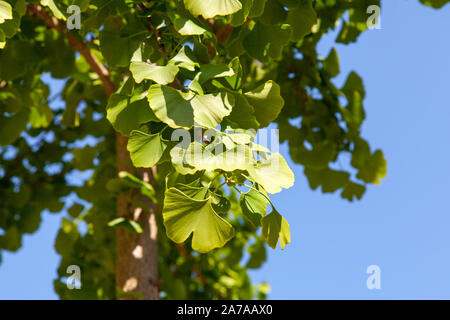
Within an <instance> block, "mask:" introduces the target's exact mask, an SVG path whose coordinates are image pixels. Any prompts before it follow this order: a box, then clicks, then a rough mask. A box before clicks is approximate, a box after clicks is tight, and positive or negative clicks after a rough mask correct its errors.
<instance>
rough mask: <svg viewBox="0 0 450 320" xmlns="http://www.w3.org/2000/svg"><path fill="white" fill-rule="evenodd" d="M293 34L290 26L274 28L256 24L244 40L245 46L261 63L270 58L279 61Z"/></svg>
mask: <svg viewBox="0 0 450 320" xmlns="http://www.w3.org/2000/svg"><path fill="white" fill-rule="evenodd" d="M291 32H292V29H291V26H290V25H289V24H283V25H280V26H279V25H273V26H272V25H264V24H262V23H256V24H255V26H254V28H253V29H252V30H251V31H250V33H249V34H248V35H247V36H246V37H245V38H244V41H243V46H244V48H245V50H247V53H248V54H249V55H250V56H252V57H253V58H255V59H257V60H259V61H261V62H265V61H267V60H268V59H269V58H272V59H275V60H279V59H280V58H281V53H282V51H283V48H284V47H285V46H286V45H287V44H289V40H290V38H291Z"/></svg>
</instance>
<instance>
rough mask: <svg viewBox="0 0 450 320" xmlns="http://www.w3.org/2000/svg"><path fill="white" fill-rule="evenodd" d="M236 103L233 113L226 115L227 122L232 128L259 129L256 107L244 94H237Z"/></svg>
mask: <svg viewBox="0 0 450 320" xmlns="http://www.w3.org/2000/svg"><path fill="white" fill-rule="evenodd" d="M234 97H235V99H234V100H235V104H234V106H233V110H232V111H231V114H230V115H229V116H228V117H226V118H225V119H226V120H227V124H228V125H229V126H230V127H232V128H241V129H258V128H259V126H260V125H259V122H258V120H256V116H255V114H254V113H255V109H254V108H253V107H252V106H251V105H250V103H248V100H247V99H246V98H245V96H244V95H242V94H235V96H234Z"/></svg>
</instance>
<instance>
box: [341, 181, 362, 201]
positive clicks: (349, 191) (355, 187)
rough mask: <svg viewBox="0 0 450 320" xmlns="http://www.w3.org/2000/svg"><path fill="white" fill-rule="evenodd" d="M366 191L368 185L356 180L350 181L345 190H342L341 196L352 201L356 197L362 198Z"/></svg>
mask: <svg viewBox="0 0 450 320" xmlns="http://www.w3.org/2000/svg"><path fill="white" fill-rule="evenodd" d="M364 192H366V187H365V186H363V185H360V184H357V183H354V182H349V183H348V184H347V185H346V186H345V188H344V190H342V193H341V197H342V198H344V199H347V200H348V201H350V202H352V201H353V199H354V198H356V199H361V198H362V196H363V195H364Z"/></svg>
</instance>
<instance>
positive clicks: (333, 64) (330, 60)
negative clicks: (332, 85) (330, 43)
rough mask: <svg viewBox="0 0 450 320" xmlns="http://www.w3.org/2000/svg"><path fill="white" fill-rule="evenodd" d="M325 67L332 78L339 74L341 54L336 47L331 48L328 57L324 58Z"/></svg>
mask: <svg viewBox="0 0 450 320" xmlns="http://www.w3.org/2000/svg"><path fill="white" fill-rule="evenodd" d="M323 68H324V69H325V71H326V72H327V73H328V74H329V75H330V76H331V77H332V78H334V77H336V76H337V75H338V74H339V72H340V69H339V56H338V54H337V52H336V50H335V49H334V48H333V49H331V51H330V53H329V54H328V57H327V58H326V59H325V60H323Z"/></svg>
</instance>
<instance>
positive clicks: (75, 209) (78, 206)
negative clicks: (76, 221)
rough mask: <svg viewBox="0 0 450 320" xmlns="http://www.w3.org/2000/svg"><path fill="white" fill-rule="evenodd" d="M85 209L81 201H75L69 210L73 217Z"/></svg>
mask: <svg viewBox="0 0 450 320" xmlns="http://www.w3.org/2000/svg"><path fill="white" fill-rule="evenodd" d="M83 210H84V206H83V205H81V204H79V203H76V202H75V203H74V204H73V205H72V206H71V207H70V208H69V210H67V212H68V213H69V214H70V216H71V217H73V218H76V217H78V216H79V215H80V213H81V212H82V211H83Z"/></svg>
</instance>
